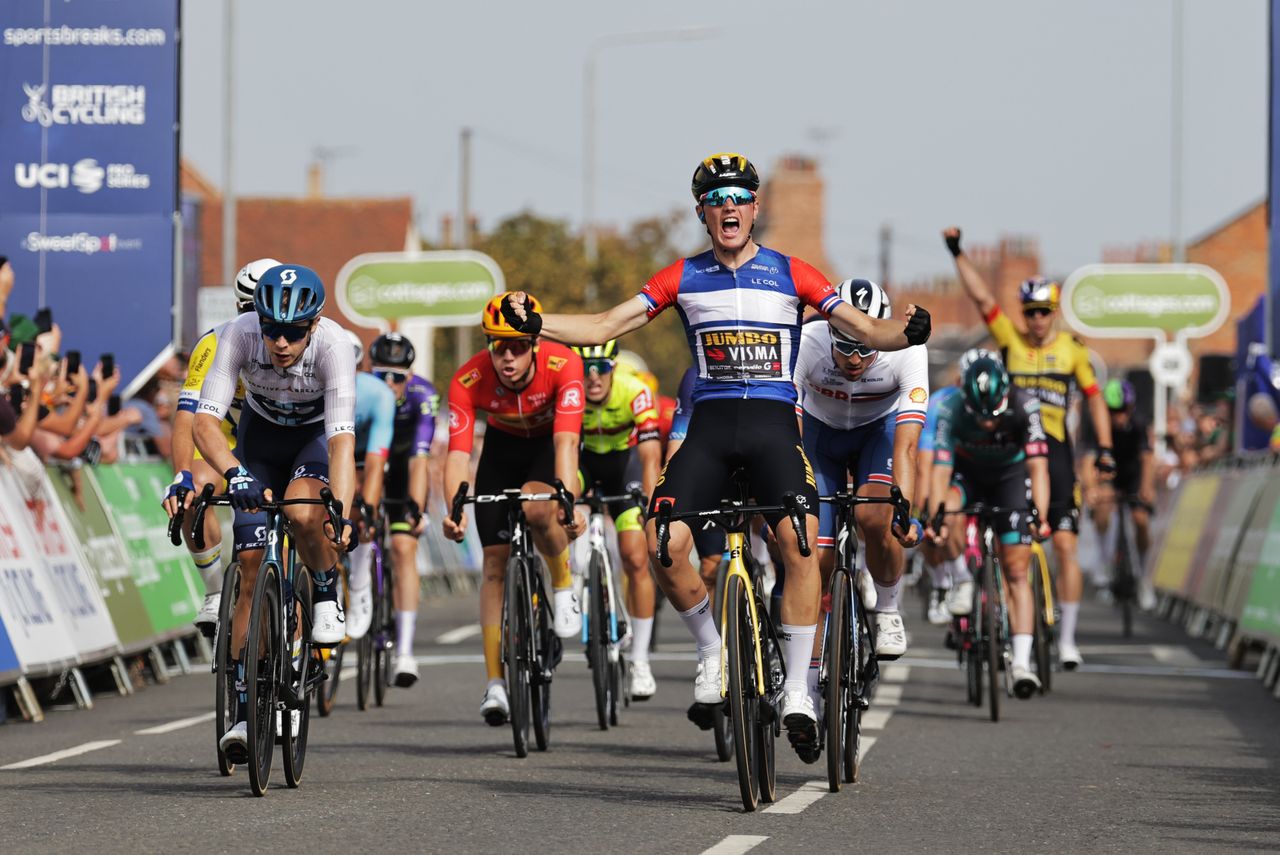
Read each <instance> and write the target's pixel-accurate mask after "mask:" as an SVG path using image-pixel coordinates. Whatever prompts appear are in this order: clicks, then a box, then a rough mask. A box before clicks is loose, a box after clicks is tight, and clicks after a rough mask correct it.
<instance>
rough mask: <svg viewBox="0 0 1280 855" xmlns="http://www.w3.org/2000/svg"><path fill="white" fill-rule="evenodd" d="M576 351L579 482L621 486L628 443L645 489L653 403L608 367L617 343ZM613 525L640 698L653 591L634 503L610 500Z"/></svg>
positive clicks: (606, 491) (654, 434) (650, 481)
mask: <svg viewBox="0 0 1280 855" xmlns="http://www.w3.org/2000/svg"><path fill="white" fill-rule="evenodd" d="M573 351H574V352H575V353H577V354H578V355H579V356H581V357H582V366H583V372H584V374H583V386H584V389H585V391H586V401H587V403H586V409H585V411H584V412H583V414H582V451H581V454H580V455H579V457H578V467H579V469H580V470H581V472H582V483H583V489H584V490H589V489H592V487H593V486H595V485H598V487H597V488H598V489H599V490H600V491H601V492H602V494H603V495H606V496H618V495H621V494H622V493H624V492H625V491H626V485H627V481H628V478H627V468H628V464H629V461H630V459H631V455H632V449H633V448H634V450H635V451H634V453H635V455H636V456H637V457H638V458H639V460H640V468H641V478H640V483H641V489H642V490H643V491H644V494H645V495H646V496H648V495H652V493H653V489H654V487H655V485H656V484H657V482H658V470H659V469H660V468H661V467H662V442H661V440H660V437H659V431H658V409H657V404H656V402H655V401H654V397H653V393H652V392H651V391H650V390H649V387H648V386H646V385H645V383H644V382H643V381H642V380H641V379H640V378H639V377H638V376H637V375H636V374H634V373H632V372H630V371H616V370H615V368H617V365H618V358H617V357H618V342H617V341H615V340H609V341H607V342H605V343H604V344H602V345H589V346H585V347H575V348H573ZM609 514H610V515H611V516H612V517H613V525H614V528H615V529H616V530H617V532H618V555H619V557H620V558H621V559H622V570H623V572H624V573H625V574H626V576H627V582H628V584H627V586H626V589H625V590H626V599H627V613H628V614H629V615H630V616H631V676H630V678H629V679H630V684H631V685H630V688H631V696H632V697H633V698H635V699H636V700H639V701H646V700H648V699H649V698H651V697H653V693H654V692H656V691H657V688H658V686H657V682H656V681H655V680H654V679H653V669H652V668H650V667H649V642H650V641H651V640H652V639H653V612H654V606H655V604H656V597H655V592H654V587H653V577H652V576H651V575H650V574H649V554H648V551H647V549H646V546H645V538H644V527H643V525H642V523H641V521H640V509H639V508H638V507H636V506H635V505H627V504H625V503H622V504H618V505H614V506H611V507H610V508H609Z"/></svg>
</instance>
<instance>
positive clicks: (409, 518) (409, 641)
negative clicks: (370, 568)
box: [369, 332, 440, 688]
mask: <svg viewBox="0 0 1280 855" xmlns="http://www.w3.org/2000/svg"><path fill="white" fill-rule="evenodd" d="M417 357H418V354H417V351H415V350H414V347H413V345H412V344H411V343H410V342H409V339H407V338H405V337H404V336H403V335H401V334H400V333H394V332H392V333H384V334H382V335H380V336H378V337H377V338H376V339H374V341H373V344H372V345H370V346H369V361H370V363H371V364H372V366H373V373H374V376H375V377H377V378H379V379H380V380H381V381H382V382H383V384H384V385H385V386H386V387H387V388H389V389H390V390H391V392H392V397H393V398H395V414H394V424H393V434H392V438H391V456H390V457H389V458H388V459H387V480H386V489H385V491H384V492H385V495H384V498H383V504H384V505H385V506H386V509H387V520H388V522H389V528H390V530H391V563H392V565H393V566H394V567H395V574H396V578H395V586H394V588H393V595H394V597H395V612H396V657H395V666H394V671H395V684H396V685H397V686H400V687H402V688H408V687H409V686H412V685H413V684H414V683H415V682H417V680H418V660H417V659H415V658H414V657H413V635H414V632H415V631H416V630H417V622H418V596H419V582H418V538H420V537H421V536H422V532H424V531H425V530H426V527H427V498H428V496H429V494H430V484H431V479H430V475H429V473H428V469H427V465H428V457H429V455H430V454H431V441H432V439H434V438H435V435H436V415H437V414H438V412H439V410H440V396H439V395H437V394H436V387H435V386H433V385H432V384H431V381H430V380H428V379H426V378H425V377H419V376H418V375H417V374H414V373H413V363H414V360H415V359H417Z"/></svg>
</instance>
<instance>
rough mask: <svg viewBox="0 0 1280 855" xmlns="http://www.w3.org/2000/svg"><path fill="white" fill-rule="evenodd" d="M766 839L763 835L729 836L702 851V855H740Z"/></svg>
mask: <svg viewBox="0 0 1280 855" xmlns="http://www.w3.org/2000/svg"><path fill="white" fill-rule="evenodd" d="M768 839H769V838H768V837H766V836H765V835H763V834H730V835H729V836H728V837H726V838H725V839H724V840H721V841H720V842H719V843H717V844H716V845H715V846H712V847H711V848H710V849H704V850H702V855H742V853H743V852H749V851H751V850H752V849H755V848H756V847H757V846H759V845H760V844H761V843H764V842H765V841H766V840H768Z"/></svg>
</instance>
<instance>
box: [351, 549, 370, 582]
mask: <svg viewBox="0 0 1280 855" xmlns="http://www.w3.org/2000/svg"><path fill="white" fill-rule="evenodd" d="M371 555H373V544H372V543H362V544H360V545H359V546H357V547H356V548H355V549H353V550H351V557H350V558H349V559H348V560H347V566H348V567H349V568H351V569H350V570H348V571H347V584H348V585H349V586H350V587H351V590H353V591H363V590H364V589H365V588H368V587H369V585H370V583H372V581H373V574H372V573H370V572H369V557H370V556H371Z"/></svg>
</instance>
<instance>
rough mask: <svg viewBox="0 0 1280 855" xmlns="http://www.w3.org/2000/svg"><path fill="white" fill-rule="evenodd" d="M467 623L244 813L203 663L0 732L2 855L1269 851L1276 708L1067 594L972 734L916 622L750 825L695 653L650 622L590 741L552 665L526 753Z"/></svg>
mask: <svg viewBox="0 0 1280 855" xmlns="http://www.w3.org/2000/svg"><path fill="white" fill-rule="evenodd" d="M474 619H475V603H474V598H470V597H466V598H456V599H453V600H449V601H446V602H436V603H434V604H432V605H431V606H430V607H428V608H427V609H425V610H424V615H423V618H422V619H421V620H420V623H419V631H418V643H417V652H418V654H419V656H420V657H421V658H422V663H423V667H422V679H421V680H420V681H419V683H418V684H417V685H416V686H414V687H413V688H412V689H408V690H403V689H396V690H391V694H390V695H389V699H388V703H387V705H386V706H385V707H383V708H381V709H371V710H369V711H367V712H364V713H361V712H358V711H357V710H356V708H355V699H354V687H353V686H351V685H348V686H346V687H344V691H343V692H342V694H341V695H340V697H339V701H338V709H337V710H335V712H334V715H333V716H332V717H331V718H329V719H323V720H322V719H318V718H316V717H315V716H313V717H312V732H311V741H310V749H309V754H308V759H307V766H306V772H305V777H304V780H303V782H302V786H301V788H300V789H299V790H296V791H292V790H288V789H286V788H285V787H284V783H283V774H282V772H281V770H280V766H279V762H280V761H279V757H278V753H277V760H276V768H275V772H274V773H273V777H272V784H273V786H272V789H271V791H270V792H269V793H268V795H267V797H266V798H263V799H258V798H254V797H253V796H252V794H251V793H250V791H249V786H248V779H247V776H246V774H245V772H244V771H243V770H238V771H237V773H236V774H235V776H233V777H231V778H221V777H219V775H218V772H217V769H216V766H215V763H214V752H213V747H214V746H213V724H212V721H211V720H209V719H208V716H209V715H210V714H209V713H208V710H210V709H211V704H212V697H213V681H212V677H211V676H210V675H208V674H207V673H203V672H201V673H198V674H193V675H190V676H184V677H177V678H175V679H173V680H172V681H171V682H170V683H169V684H168V685H165V686H148V687H147V688H145V689H143V690H141V691H140V692H139V693H138V694H136V695H134V696H132V697H129V698H118V697H113V696H99V697H98V698H97V706H96V708H95V709H94V710H92V711H52V712H49V714H48V716H47V718H46V721H45V722H44V723H43V724H38V725H35V724H25V723H22V722H20V721H19V722H11V723H10V724H8V725H5V726H3V727H0V851H4V852H14V853H25V852H55V851H56V852H62V853H65V852H74V851H76V850H77V849H81V848H84V849H89V850H91V851H94V852H101V853H112V852H129V853H138V852H155V851H165V852H181V851H198V852H206V851H209V852H232V851H234V852H244V851H255V850H261V849H264V848H266V847H268V846H269V847H272V848H275V849H276V850H277V851H299V850H305V851H309V852H317V853H321V852H337V851H344V852H345V851H352V850H353V849H354V848H356V847H359V848H360V849H364V848H366V847H369V848H373V847H377V848H379V849H382V850H386V851H411V852H419V851H421V852H504V853H505V852H512V851H521V850H527V851H531V852H542V851H546V852H556V853H577V852H583V853H596V852H612V853H623V852H661V853H686V852H687V853H700V852H704V851H706V850H708V849H711V848H712V847H717V846H718V847H720V848H718V849H715V850H714V851H716V852H744V851H748V850H749V851H751V852H752V853H770V852H796V851H802V850H801V848H802V847H803V848H804V849H803V851H808V852H845V851H852V850H854V849H857V850H859V851H867V852H876V853H892V852H923V851H931V852H940V851H976V852H1036V851H1039V852H1094V851H1098V852H1110V851H1118V852H1147V851H1162V852H1197V853H1198V852H1207V851H1259V850H1268V849H1272V850H1280V727H1277V724H1278V723H1280V706H1277V703H1276V701H1275V700H1273V699H1272V698H1271V697H1270V696H1269V694H1268V693H1267V692H1265V691H1264V690H1263V688H1262V687H1261V686H1260V685H1259V683H1258V682H1257V681H1255V680H1254V679H1252V675H1251V674H1243V673H1240V672H1230V671H1227V670H1225V669H1224V668H1223V667H1222V665H1221V661H1222V658H1221V656H1220V655H1219V654H1218V653H1217V652H1216V651H1213V650H1212V649H1211V648H1209V647H1208V646H1207V645H1203V644H1200V643H1198V642H1192V641H1188V640H1187V639H1186V638H1185V636H1184V635H1182V633H1181V632H1180V631H1179V630H1175V629H1173V628H1172V627H1170V626H1167V625H1165V624H1163V623H1161V622H1159V621H1157V620H1155V619H1151V618H1142V619H1140V621H1139V623H1138V629H1139V632H1138V637H1137V638H1135V639H1133V640H1132V641H1131V642H1127V643H1126V642H1125V641H1124V640H1123V639H1121V638H1120V634H1119V625H1120V623H1119V618H1118V616H1117V615H1115V614H1113V613H1112V612H1111V611H1110V610H1109V609H1108V608H1105V607H1103V606H1099V605H1096V604H1087V605H1086V608H1085V609H1084V612H1083V615H1082V621H1081V623H1082V633H1081V639H1082V642H1083V650H1084V653H1085V656H1086V658H1087V662H1088V664H1087V665H1086V668H1085V669H1084V670H1083V671H1081V672H1078V673H1074V674H1059V675H1056V676H1057V679H1056V681H1055V683H1054V691H1053V692H1052V693H1051V694H1050V695H1048V696H1045V697H1037V698H1033V699H1031V700H1028V701H1015V700H1013V699H1009V700H1006V701H1005V705H1004V715H1003V716H1002V719H1001V721H1000V722H999V723H996V724H993V723H991V722H990V721H989V720H988V719H987V714H986V711H985V710H979V709H975V708H973V707H970V706H967V705H966V704H965V702H964V700H965V699H964V683H963V675H962V673H961V672H960V671H958V670H957V669H956V667H955V660H954V656H953V655H952V654H950V653H948V652H947V651H945V650H944V649H943V648H942V644H941V633H940V632H939V631H937V630H935V629H933V628H931V627H928V626H927V625H925V624H924V623H923V621H922V620H920V618H919V617H918V616H917V615H912V616H911V618H910V619H909V622H908V627H909V629H911V630H912V631H913V635H912V645H911V649H910V650H909V652H908V655H907V657H906V659H904V660H903V661H901V662H899V663H895V664H893V665H891V666H889V667H888V668H887V670H886V678H885V682H884V684H883V685H882V688H881V692H880V694H879V696H878V697H877V701H876V703H875V706H874V708H873V715H872V716H871V719H870V720H869V721H868V722H867V725H868V730H867V731H866V735H867V736H868V737H874V742H872V743H871V744H870V746H869V748H868V749H867V753H866V755H865V757H866V759H865V761H864V764H863V781H862V783H860V784H858V785H855V786H852V787H847V788H846V789H845V790H844V791H843V792H841V793H839V794H824V791H825V785H823V787H822V788H821V789H819V788H813V787H808V788H807V787H806V785H807V784H810V782H815V781H822V780H824V779H825V765H824V764H821V763H820V764H817V765H813V766H806V765H804V764H802V763H801V762H800V761H799V760H798V759H797V758H796V757H795V756H794V754H792V753H791V750H790V748H789V747H788V746H787V745H786V742H785V739H783V740H781V741H780V743H779V748H778V758H779V772H778V787H779V795H780V797H784V799H783V801H782V803H781V804H782V806H784V807H785V808H786V809H787V810H793V811H794V812H785V811H784V810H770V811H762V812H758V813H755V814H744V813H743V812H742V809H741V804H740V802H739V799H738V793H737V783H736V774H735V771H734V767H733V764H732V763H729V764H722V763H718V762H716V760H715V755H714V750H713V746H712V743H711V738H710V735H709V734H705V733H702V732H700V731H698V730H696V729H695V728H694V727H693V726H692V725H690V724H689V723H688V722H687V721H686V720H685V716H684V710H685V707H686V706H687V705H688V702H689V701H690V700H691V689H692V686H691V683H692V672H693V654H692V652H691V645H690V643H689V639H688V637H687V636H686V634H685V632H684V630H683V628H682V627H681V626H679V624H678V620H676V619H675V618H674V616H673V615H672V614H671V613H670V612H667V613H666V614H665V615H664V616H663V620H661V621H660V633H659V635H660V640H661V642H662V643H661V644H660V647H659V650H660V652H659V654H658V657H659V658H658V660H657V661H656V662H655V663H654V670H655V673H656V675H657V677H658V679H659V690H658V694H657V696H656V697H655V698H654V699H653V700H651V701H649V702H646V703H644V704H637V705H634V706H633V707H632V708H631V709H629V710H624V711H623V718H622V723H621V726H619V727H618V728H616V729H612V730H609V731H607V732H601V731H599V730H597V729H596V727H595V713H594V708H593V706H592V701H591V695H590V686H591V684H590V678H589V674H588V671H587V668H586V663H585V659H584V658H583V657H582V656H581V655H580V653H579V651H578V649H577V647H576V645H575V646H573V647H571V648H570V650H569V651H568V653H567V655H566V658H565V661H564V663H563V664H562V666H561V668H560V670H559V671H558V672H557V674H556V681H555V684H554V695H553V721H554V723H553V728H552V736H551V747H550V750H549V751H547V752H546V753H540V752H536V751H534V752H532V753H531V754H530V756H529V757H528V758H527V759H524V760H519V759H516V758H515V756H514V754H513V751H512V746H511V735H510V729H509V728H505V727H504V728H489V727H487V726H485V725H484V724H483V722H482V721H481V720H480V718H479V715H478V705H479V701H480V695H481V690H482V687H483V670H482V665H481V664H480V655H479V654H480V649H479V639H478V636H477V635H474V634H471V635H469V637H463V638H461V640H458V639H459V636H468V632H467V630H466V629H464V628H465V627H467V626H470V625H471V624H472V623H473V622H474ZM451 630H459V631H458V632H453V633H451V634H449V635H446V640H448V641H450V642H452V643H442V642H441V641H440V636H442V635H445V634H446V633H449V632H450V631H451ZM170 724H171V725H174V727H173V729H167V728H164V727H161V726H163V725H170ZM151 728H159V729H160V730H162V731H164V732H152V733H145V732H142V731H146V730H148V729H151ZM872 728H874V729H872ZM865 741H868V742H870V740H865ZM86 746H88V747H89V748H91V749H92V750H85V751H83V753H76V754H74V755H70V756H64V757H63V758H62V759H57V760H53V761H49V760H48V759H47V755H50V754H53V753H54V752H64V751H67V750H69V749H84V748H85V747H86ZM32 760H40V761H42V762H39V763H38V764H36V765H30V766H26V767H25V768H5V767H10V766H11V765H12V764H20V763H23V762H24V761H32ZM790 796H794V798H789V799H788V798H785V797H790Z"/></svg>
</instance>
